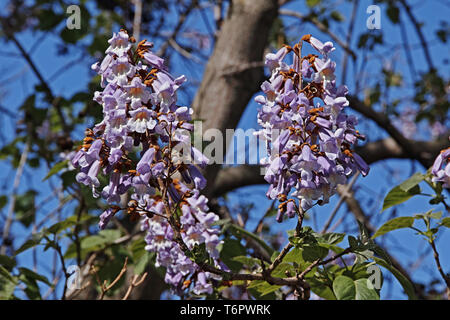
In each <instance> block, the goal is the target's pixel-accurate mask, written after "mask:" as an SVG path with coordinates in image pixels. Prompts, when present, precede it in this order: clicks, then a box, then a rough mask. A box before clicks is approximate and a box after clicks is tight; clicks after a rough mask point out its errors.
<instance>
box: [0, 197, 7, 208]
mask: <svg viewBox="0 0 450 320" xmlns="http://www.w3.org/2000/svg"><path fill="white" fill-rule="evenodd" d="M7 203H8V197H7V196H0V209H3V207H4V206H6V204H7Z"/></svg>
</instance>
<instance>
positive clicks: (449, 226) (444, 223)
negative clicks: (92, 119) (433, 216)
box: [439, 217, 450, 228]
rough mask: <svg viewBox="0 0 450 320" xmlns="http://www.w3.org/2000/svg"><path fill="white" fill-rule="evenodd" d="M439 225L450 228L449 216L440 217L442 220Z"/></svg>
mask: <svg viewBox="0 0 450 320" xmlns="http://www.w3.org/2000/svg"><path fill="white" fill-rule="evenodd" d="M439 225H441V226H444V227H447V228H450V217H446V218H444V219H442V221H441V223H440V224H439Z"/></svg>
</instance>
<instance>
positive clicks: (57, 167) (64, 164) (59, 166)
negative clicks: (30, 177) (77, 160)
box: [42, 160, 69, 181]
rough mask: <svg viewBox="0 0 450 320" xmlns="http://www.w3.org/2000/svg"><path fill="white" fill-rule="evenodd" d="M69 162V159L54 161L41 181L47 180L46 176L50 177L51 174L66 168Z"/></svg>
mask: <svg viewBox="0 0 450 320" xmlns="http://www.w3.org/2000/svg"><path fill="white" fill-rule="evenodd" d="M68 163H69V160H64V161H61V162H58V163H56V164H55V165H54V166H53V167H52V168H51V169H50V171H49V172H48V173H47V175H46V176H45V178H44V179H43V180H42V181H45V180H47V179H48V178H50V177H51V176H52V175H54V174H56V173H58V172H59V171H61V170H62V169H64V168H67V164H68Z"/></svg>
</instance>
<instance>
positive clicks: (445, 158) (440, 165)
mask: <svg viewBox="0 0 450 320" xmlns="http://www.w3.org/2000/svg"><path fill="white" fill-rule="evenodd" d="M431 174H432V175H433V178H432V181H433V182H442V186H443V187H444V188H450V148H447V149H444V150H442V151H441V152H440V153H439V155H438V156H437V157H436V159H435V160H434V163H433V166H432V167H431Z"/></svg>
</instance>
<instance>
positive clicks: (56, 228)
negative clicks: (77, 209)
mask: <svg viewBox="0 0 450 320" xmlns="http://www.w3.org/2000/svg"><path fill="white" fill-rule="evenodd" d="M76 224H77V222H76V221H75V220H73V219H70V218H69V219H66V220H63V221H60V222H57V223H55V224H54V225H52V226H51V227H50V228H48V229H47V232H50V233H53V234H57V233H59V232H61V231H63V230H66V229H67V228H69V227H72V226H74V225H76Z"/></svg>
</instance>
